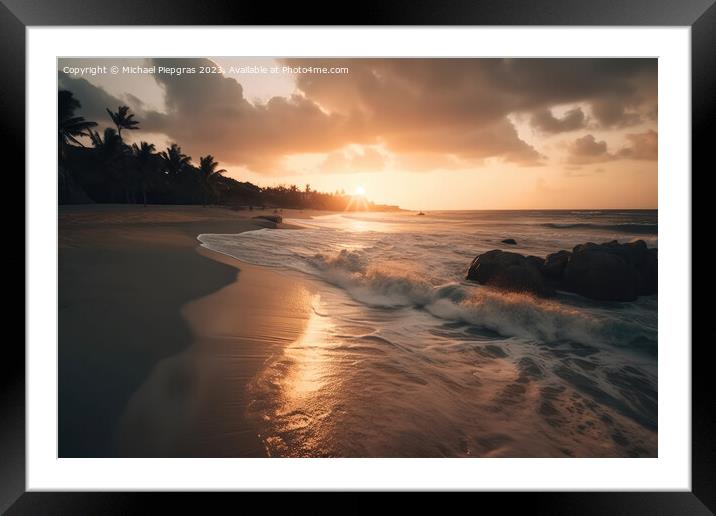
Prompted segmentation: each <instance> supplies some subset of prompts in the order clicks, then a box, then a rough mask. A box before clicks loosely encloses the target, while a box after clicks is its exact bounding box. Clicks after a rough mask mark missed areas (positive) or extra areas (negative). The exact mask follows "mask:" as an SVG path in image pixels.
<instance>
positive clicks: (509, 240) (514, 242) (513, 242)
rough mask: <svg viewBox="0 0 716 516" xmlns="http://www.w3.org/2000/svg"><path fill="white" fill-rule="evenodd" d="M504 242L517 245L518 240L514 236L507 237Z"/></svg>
mask: <svg viewBox="0 0 716 516" xmlns="http://www.w3.org/2000/svg"><path fill="white" fill-rule="evenodd" d="M502 243H503V244H509V245H517V241H516V240H515V239H514V238H505V239H504V240H503V241H502Z"/></svg>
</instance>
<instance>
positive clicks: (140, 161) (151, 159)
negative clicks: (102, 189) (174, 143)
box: [132, 142, 157, 206]
mask: <svg viewBox="0 0 716 516" xmlns="http://www.w3.org/2000/svg"><path fill="white" fill-rule="evenodd" d="M132 154H133V155H134V158H135V159H136V162H137V166H138V168H139V173H140V174H141V177H140V183H141V186H142V199H143V200H144V206H146V205H147V186H148V185H149V182H150V180H151V178H150V176H151V175H152V173H153V172H154V170H155V167H156V161H155V160H156V156H157V155H156V154H154V144H153V143H148V142H140V144H139V145H137V144H136V143H134V144H132Z"/></svg>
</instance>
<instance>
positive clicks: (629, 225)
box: [542, 222, 659, 235]
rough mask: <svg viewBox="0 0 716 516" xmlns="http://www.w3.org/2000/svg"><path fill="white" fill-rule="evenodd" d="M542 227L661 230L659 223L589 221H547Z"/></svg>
mask: <svg viewBox="0 0 716 516" xmlns="http://www.w3.org/2000/svg"><path fill="white" fill-rule="evenodd" d="M542 227H546V228H553V229H595V230H605V231H616V232H619V233H638V234H645V235H656V234H657V233H658V232H659V225H658V224H652V223H637V222H629V223H619V224H592V223H589V222H571V223H570V222H565V223H561V222H560V223H557V222H546V223H544V224H542Z"/></svg>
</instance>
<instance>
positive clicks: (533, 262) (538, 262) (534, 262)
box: [525, 255, 544, 272]
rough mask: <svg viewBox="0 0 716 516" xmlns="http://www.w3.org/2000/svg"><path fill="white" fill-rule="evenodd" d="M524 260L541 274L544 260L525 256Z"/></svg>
mask: <svg viewBox="0 0 716 516" xmlns="http://www.w3.org/2000/svg"><path fill="white" fill-rule="evenodd" d="M525 260H527V262H528V263H530V264H531V265H532V266H534V268H535V269H537V270H538V271H540V272H542V268H543V267H544V258H540V257H539V256H533V255H529V256H525Z"/></svg>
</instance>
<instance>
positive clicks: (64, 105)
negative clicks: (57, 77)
mask: <svg viewBox="0 0 716 516" xmlns="http://www.w3.org/2000/svg"><path fill="white" fill-rule="evenodd" d="M81 107H82V104H80V101H79V100H77V99H76V98H75V97H74V95H73V94H72V92H71V91H68V90H60V91H59V92H58V94H57V114H58V117H57V118H58V122H59V123H58V127H59V134H58V137H59V142H60V152H62V151H63V150H64V149H63V148H62V145H71V144H72V143H75V144H77V145H79V146H81V147H84V145H82V143H80V141H79V140H77V138H78V137H80V136H89V133H90V128H91V127H94V126H96V125H97V122H90V121H89V120H85V119H84V117H81V116H75V111H76V110H77V109H79V108H81Z"/></svg>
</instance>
